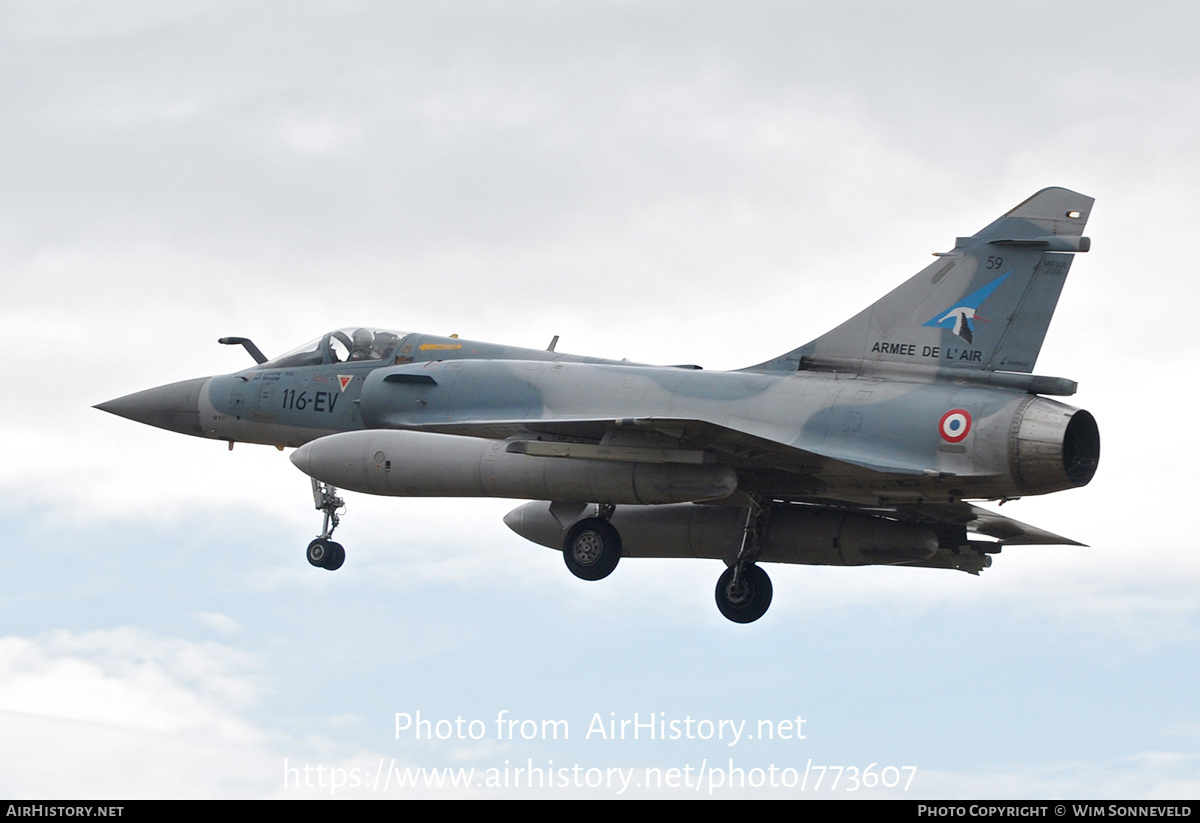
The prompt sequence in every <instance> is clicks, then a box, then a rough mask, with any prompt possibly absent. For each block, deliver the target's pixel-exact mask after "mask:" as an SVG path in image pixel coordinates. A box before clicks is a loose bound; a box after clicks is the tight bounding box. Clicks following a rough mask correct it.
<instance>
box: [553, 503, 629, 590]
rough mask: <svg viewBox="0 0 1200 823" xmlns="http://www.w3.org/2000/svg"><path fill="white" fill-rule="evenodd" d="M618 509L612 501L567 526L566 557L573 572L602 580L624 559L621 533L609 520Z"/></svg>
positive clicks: (564, 542)
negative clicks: (622, 556) (591, 515)
mask: <svg viewBox="0 0 1200 823" xmlns="http://www.w3.org/2000/svg"><path fill="white" fill-rule="evenodd" d="M615 509H616V507H615V506H613V505H612V504H611V503H607V504H603V505H600V506H597V508H596V516H595V517H585V518H584V519H582V520H580V521H579V522H578V523H576V524H575V525H574V526H572V527H571V528H570V529H568V530H567V536H566V539H564V540H563V560H564V561H566V564H567V568H568V569H570V570H571V574H573V575H575V576H576V577H578V578H580V579H582V580H603V579H604V578H605V577H608V576H609V575H610V574H612V573H613V569H615V568H616V567H617V562H618V561H620V559H621V535H620V534H618V533H617V530H616V529H615V528H613V525H612V524H611V523H609V522H608V519H609V518H610V517H612V514H613V511H614V510H615Z"/></svg>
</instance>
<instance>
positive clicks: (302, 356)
mask: <svg viewBox="0 0 1200 823" xmlns="http://www.w3.org/2000/svg"><path fill="white" fill-rule="evenodd" d="M407 335H408V332H404V331H389V330H387V329H370V328H366V327H363V326H357V327H355V326H351V327H349V328H345V329H336V330H335V331H331V332H329V333H328V334H325V335H322V336H321V337H318V338H317V339H316V340H312V341H310V342H308V343H305V344H304V345H303V346H300V347H299V348H296V349H292V350H291V351H290V352H288V353H287V354H282V355H280V356H279V357H276V358H274V359H272V360H268V361H267V362H266V363H263V364H262V366H260V367H259V368H263V369H294V368H301V367H304V366H327V365H330V364H332V363H358V362H363V361H368V360H383V359H385V358H386V357H387V356H388V355H389V354H390V353H391V351H392V349H393V348H395V347H396V343H398V342H399V341H400V338H402V337H406V336H407Z"/></svg>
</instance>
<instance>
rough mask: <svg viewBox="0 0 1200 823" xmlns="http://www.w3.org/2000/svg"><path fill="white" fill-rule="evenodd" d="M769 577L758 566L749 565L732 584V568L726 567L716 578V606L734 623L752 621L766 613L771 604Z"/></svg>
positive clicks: (771, 591)
mask: <svg viewBox="0 0 1200 823" xmlns="http://www.w3.org/2000/svg"><path fill="white" fill-rule="evenodd" d="M772 593H773V590H772V588H771V578H770V577H768V576H767V573H766V572H765V571H763V570H762V569H761V568H759V567H758V566H749V567H747V568H746V573H745V574H743V575H742V579H741V580H739V581H738V585H737V586H736V587H735V586H734V585H733V569H731V568H730V569H726V570H725V571H724V573H722V574H721V576H720V578H718V580H717V608H718V609H720V610H721V614H723V615H725V617H726V618H728V619H730V620H732V621H733V622H734V623H753V622H754V621H755V620H757V619H758V618H760V617H762V616H763V615H764V614H766V613H767V609H768V608H769V607H770V605H771V595H772Z"/></svg>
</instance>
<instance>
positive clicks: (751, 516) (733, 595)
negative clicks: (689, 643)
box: [717, 500, 773, 623]
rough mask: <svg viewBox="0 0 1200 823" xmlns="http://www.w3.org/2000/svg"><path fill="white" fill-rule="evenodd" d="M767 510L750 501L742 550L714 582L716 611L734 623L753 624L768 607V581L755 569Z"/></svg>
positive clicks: (763, 574) (759, 570)
mask: <svg viewBox="0 0 1200 823" xmlns="http://www.w3.org/2000/svg"><path fill="white" fill-rule="evenodd" d="M769 511H770V510H769V509H765V508H763V506H762V505H761V504H760V503H759V502H758V501H757V500H752V501H751V506H750V507H749V508H748V509H747V510H746V529H745V531H744V532H743V534H742V547H741V548H740V549H739V550H738V554H737V558H735V559H734V561H733V565H731V566H730V567H729V568H728V569H726V570H725V571H724V572H723V573H722V574H721V576H720V577H719V578H717V608H718V609H720V611H721V614H723V615H725V617H727V618H728V619H730V620H732V621H733V622H734V623H753V622H754V621H755V620H757V619H758V618H760V617H762V616H763V615H764V614H766V613H767V609H768V608H769V607H770V606H771V595H772V594H773V590H772V588H771V578H770V577H768V576H767V573H766V572H765V571H763V570H762V568H761V567H759V566H757V565H755V561H756V560H758V556H759V554H760V553H761V552H762V536H763V529H764V527H765V526H766V521H767V514H768V512H769Z"/></svg>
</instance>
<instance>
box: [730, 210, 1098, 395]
mask: <svg viewBox="0 0 1200 823" xmlns="http://www.w3.org/2000/svg"><path fill="white" fill-rule="evenodd" d="M1093 202H1095V201H1094V200H1093V199H1092V198H1090V197H1086V196H1084V195H1082V194H1077V193H1075V192H1073V191H1068V190H1067V189H1059V188H1050V189H1042V190H1041V191H1039V192H1038V193H1037V194H1035V195H1034V196H1033V197H1030V198H1029V199H1028V200H1026V201H1025V202H1024V203H1022V204H1021V205H1019V206H1017V207H1016V208H1015V209H1013V210H1012V211H1010V212H1008V213H1007V214H1005V215H1004V216H1003V217H1001V218H1000V219H999V220H997V221H995V222H994V223H992V224H991V225H989V226H988V227H986V228H985V229H983V230H982V231H980V232H979V233H977V234H975V235H974V236H972V237H960V238H958V240H957V242H956V243H955V244H954V249H953V250H951V251H948V252H944V253H940V254H938V255H937V257H938V258H939V259H938V260H937V261H936V262H934V263H933V264H931V265H930V266H928V267H927V268H925V269H923V270H922V271H921V272H919V273H918V274H917V275H916V276H914V277H913V278H911V279H910V280H908V281H907V282H906V283H904V284H903V285H901V286H900V287H899V288H897V289H895V290H894V291H892V292H891V293H890V294H888V295H887V296H886V297H884V298H883V299H882V300H879V301H878V302H876V303H874V304H873V305H871V306H870V307H868V308H867V309H865V310H863V311H862V312H859V313H858V314H857V315H855V316H854V317H852V318H851V319H849V320H847V321H846V322H845V323H843V324H842V325H840V326H838V327H837V328H835V329H833V330H832V331H830V332H828V333H826V334H823V335H821V336H820V337H818V338H817V339H816V340H813V341H812V342H810V343H807V344H805V345H803V346H801V347H800V348H798V349H795V350H793V351H790V352H788V353H787V354H785V355H783V356H781V357H778V358H775V359H774V360H770V361H768V362H766V363H762V364H760V365H759V366H755V367H754V369H755V370H763V369H765V370H771V371H776V370H786V371H794V370H796V369H798V368H803V365H802V364H803V362H810V363H812V364H813V365H817V366H819V365H820V364H822V363H830V364H845V365H852V364H854V363H860V364H861V363H864V362H881V363H884V362H894V363H906V364H914V365H926V366H939V367H944V368H966V369H977V370H985V371H994V370H1003V371H1015V372H1032V371H1033V366H1034V363H1035V362H1037V357H1038V352H1039V351H1040V350H1041V348H1042V341H1043V340H1044V339H1045V337H1046V329H1047V328H1049V326H1050V318H1051V316H1052V315H1053V314H1054V308H1055V306H1056V305H1057V303H1058V296H1059V294H1060V293H1061V291H1062V287H1063V283H1064V282H1065V281H1066V278H1067V270H1068V269H1069V268H1070V267H1071V261H1072V260H1073V259H1074V253H1075V252H1086V251H1087V250H1088V248H1089V246H1090V241H1089V240H1088V238H1086V237H1084V236H1083V228H1084V226H1085V225H1086V224H1087V219H1088V215H1089V214H1090V212H1091V209H1092V203H1093Z"/></svg>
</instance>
